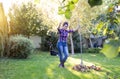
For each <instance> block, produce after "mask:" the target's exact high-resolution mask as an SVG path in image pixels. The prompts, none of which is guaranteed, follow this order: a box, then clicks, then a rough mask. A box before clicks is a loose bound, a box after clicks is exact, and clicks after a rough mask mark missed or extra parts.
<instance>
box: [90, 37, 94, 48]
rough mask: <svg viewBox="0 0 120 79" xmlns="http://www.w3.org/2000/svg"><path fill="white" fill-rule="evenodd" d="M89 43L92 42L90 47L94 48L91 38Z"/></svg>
mask: <svg viewBox="0 0 120 79" xmlns="http://www.w3.org/2000/svg"><path fill="white" fill-rule="evenodd" d="M89 41H90V47H91V48H93V43H92V40H91V38H89Z"/></svg>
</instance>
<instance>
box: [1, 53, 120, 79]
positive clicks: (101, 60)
mask: <svg viewBox="0 0 120 79" xmlns="http://www.w3.org/2000/svg"><path fill="white" fill-rule="evenodd" d="M80 57H81V55H80V54H75V55H70V57H69V58H68V60H67V62H66V63H65V65H66V68H59V67H58V64H59V59H58V57H57V56H50V55H49V53H48V52H40V51H39V53H35V54H32V55H31V56H30V57H29V58H28V59H6V58H1V59H0V79H108V77H109V78H110V79H120V57H116V58H114V59H107V58H106V57H105V56H104V55H102V54H90V53H84V54H83V56H82V57H83V60H84V64H85V65H91V64H94V65H96V66H100V67H101V69H102V70H101V71H95V70H91V71H90V72H86V73H85V72H84V73H82V72H78V71H75V70H72V67H73V66H74V65H76V64H80ZM107 72H109V75H108V76H107V75H106V73H107Z"/></svg>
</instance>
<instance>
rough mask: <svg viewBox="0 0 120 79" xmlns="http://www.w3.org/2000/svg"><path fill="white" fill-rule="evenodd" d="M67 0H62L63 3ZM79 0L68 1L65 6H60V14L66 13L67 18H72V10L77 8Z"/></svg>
mask: <svg viewBox="0 0 120 79" xmlns="http://www.w3.org/2000/svg"><path fill="white" fill-rule="evenodd" d="M65 1H66V0H63V1H62V4H64V3H65ZM78 1H79V0H71V1H68V2H67V3H66V4H65V5H64V6H60V7H58V14H64V15H65V17H66V18H67V19H70V18H71V16H72V10H73V9H74V8H75V5H76V3H77V2H78Z"/></svg>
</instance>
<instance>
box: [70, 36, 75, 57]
mask: <svg viewBox="0 0 120 79" xmlns="http://www.w3.org/2000/svg"><path fill="white" fill-rule="evenodd" d="M70 43H71V53H72V55H73V54H74V45H73V39H72V34H70Z"/></svg>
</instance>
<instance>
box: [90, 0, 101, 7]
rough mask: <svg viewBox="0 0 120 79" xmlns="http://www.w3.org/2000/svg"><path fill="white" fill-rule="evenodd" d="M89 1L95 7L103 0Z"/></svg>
mask: <svg viewBox="0 0 120 79" xmlns="http://www.w3.org/2000/svg"><path fill="white" fill-rule="evenodd" d="M88 3H89V5H90V6H91V7H94V6H97V5H101V4H102V0H88Z"/></svg>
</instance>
